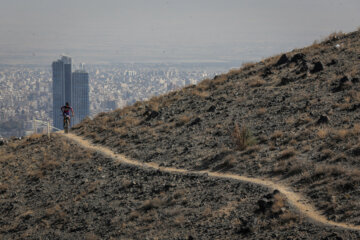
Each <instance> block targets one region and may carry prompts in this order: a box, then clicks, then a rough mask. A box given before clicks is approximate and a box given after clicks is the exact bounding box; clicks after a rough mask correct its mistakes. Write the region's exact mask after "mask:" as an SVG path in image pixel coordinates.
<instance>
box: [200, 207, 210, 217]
mask: <svg viewBox="0 0 360 240" xmlns="http://www.w3.org/2000/svg"><path fill="white" fill-rule="evenodd" d="M201 215H202V216H203V217H204V218H207V217H210V216H211V215H212V210H211V208H210V207H206V208H205V209H204V211H203V212H202V213H201Z"/></svg>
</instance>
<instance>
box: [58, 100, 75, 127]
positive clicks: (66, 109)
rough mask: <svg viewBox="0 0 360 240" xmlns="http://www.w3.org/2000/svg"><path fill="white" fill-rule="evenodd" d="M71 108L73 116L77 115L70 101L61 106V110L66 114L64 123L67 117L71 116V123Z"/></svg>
mask: <svg viewBox="0 0 360 240" xmlns="http://www.w3.org/2000/svg"><path fill="white" fill-rule="evenodd" d="M70 110H71V116H72V117H73V116H74V115H75V114H74V109H73V108H72V107H70V104H69V103H68V102H66V103H65V106H62V107H61V111H62V113H63V116H64V124H65V120H66V118H69V123H70Z"/></svg>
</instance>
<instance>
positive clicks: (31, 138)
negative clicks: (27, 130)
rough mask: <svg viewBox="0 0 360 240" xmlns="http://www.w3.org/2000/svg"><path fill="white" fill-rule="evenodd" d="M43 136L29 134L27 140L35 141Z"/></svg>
mask: <svg viewBox="0 0 360 240" xmlns="http://www.w3.org/2000/svg"><path fill="white" fill-rule="evenodd" d="M43 135H44V134H40V133H33V134H31V135H30V136H29V137H28V139H29V140H37V139H40V138H42V136H43Z"/></svg>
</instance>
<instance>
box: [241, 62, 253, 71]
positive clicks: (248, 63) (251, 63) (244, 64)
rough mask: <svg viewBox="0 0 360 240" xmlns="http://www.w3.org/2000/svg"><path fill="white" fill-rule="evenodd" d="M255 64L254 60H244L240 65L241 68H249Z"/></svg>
mask: <svg viewBox="0 0 360 240" xmlns="http://www.w3.org/2000/svg"><path fill="white" fill-rule="evenodd" d="M255 65H256V63H255V62H245V63H243V64H242V65H241V70H249V69H251V68H252V67H254V66H255Z"/></svg>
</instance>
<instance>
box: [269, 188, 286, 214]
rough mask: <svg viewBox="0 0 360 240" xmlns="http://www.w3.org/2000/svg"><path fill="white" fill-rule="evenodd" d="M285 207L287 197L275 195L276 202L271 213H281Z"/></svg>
mask: <svg viewBox="0 0 360 240" xmlns="http://www.w3.org/2000/svg"><path fill="white" fill-rule="evenodd" d="M283 207H285V197H284V196H283V195H282V194H280V193H277V194H275V195H274V202H273V204H272V206H271V212H272V213H280V212H282V208H283Z"/></svg>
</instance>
